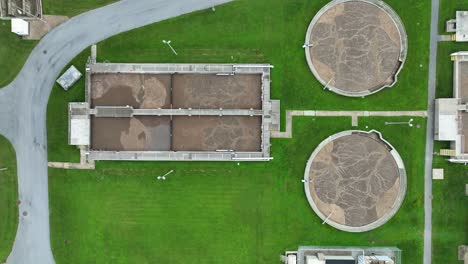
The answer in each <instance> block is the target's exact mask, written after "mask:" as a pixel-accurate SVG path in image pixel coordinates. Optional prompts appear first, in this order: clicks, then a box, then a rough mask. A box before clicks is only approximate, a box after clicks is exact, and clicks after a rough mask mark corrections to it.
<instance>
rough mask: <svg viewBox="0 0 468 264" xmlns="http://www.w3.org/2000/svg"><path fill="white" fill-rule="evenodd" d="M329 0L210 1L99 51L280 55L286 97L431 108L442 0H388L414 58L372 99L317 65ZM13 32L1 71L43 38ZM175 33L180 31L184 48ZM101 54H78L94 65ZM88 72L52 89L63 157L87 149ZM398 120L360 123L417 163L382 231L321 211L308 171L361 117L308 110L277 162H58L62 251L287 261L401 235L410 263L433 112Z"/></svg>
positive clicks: (127, 57)
mask: <svg viewBox="0 0 468 264" xmlns="http://www.w3.org/2000/svg"><path fill="white" fill-rule="evenodd" d="M109 2H112V1H107V0H101V1H69V0H66V1H58V0H47V1H44V13H47V14H62V15H69V16H72V15H75V14H78V13H80V12H83V11H85V10H88V9H91V8H95V7H96V6H101V5H103V4H106V3H109ZM327 2H328V1H325V0H320V1H304V0H288V1H284V0H270V1H267V0H256V1H252V0H238V1H235V2H234V3H231V4H228V5H226V6H223V7H218V8H217V9H216V12H214V13H213V12H212V11H210V10H208V11H201V12H197V13H195V14H191V15H187V16H184V17H180V18H175V19H172V20H169V21H165V22H162V23H158V24H155V25H150V26H147V27H144V28H141V29H138V30H134V31H131V32H128V33H124V34H121V35H119V36H116V37H113V38H111V39H109V40H106V41H104V42H103V43H100V44H99V53H98V60H100V61H104V60H108V61H111V62H218V63H230V62H256V63H271V64H273V65H275V69H274V70H273V76H272V78H273V83H272V97H273V98H278V99H281V101H282V109H283V110H285V109H326V110H355V109H359V110H423V109H425V108H426V98H427V91H426V90H427V89H426V88H427V64H428V52H429V51H428V50H429V49H428V47H429V42H428V41H429V25H430V23H429V19H430V2H427V1H416V0H411V1H399V0H389V1H386V2H387V3H388V4H390V5H391V6H392V7H393V8H394V9H395V10H396V11H397V13H398V14H399V15H400V16H401V18H402V20H403V22H404V24H405V26H406V30H407V33H408V36H409V51H408V58H407V61H406V64H405V66H404V69H403V71H402V72H401V74H400V75H399V82H398V83H397V85H396V86H395V87H394V88H392V89H386V90H384V91H382V92H379V93H378V94H376V95H372V96H370V97H368V98H366V99H350V98H345V97H341V96H338V95H335V94H332V93H330V92H325V91H323V89H322V88H323V87H321V85H320V84H319V83H318V82H317V81H316V80H315V79H314V77H313V76H312V74H311V73H310V71H309V69H308V67H307V64H306V61H305V56H304V51H303V49H301V46H302V44H303V43H304V38H305V32H306V29H307V27H308V24H309V22H310V20H311V19H312V17H313V16H314V14H315V13H316V12H317V11H318V10H319V9H320V8H321V7H322V6H323V5H324V4H325V3H327ZM409 6H411V8H408V7H409ZM415 13H416V14H418V15H417V16H415V15H414V14H415ZM2 23H4V24H2ZM0 36H1V37H0V44H2V45H1V46H2V47H0V67H1V66H3V65H5V66H8V67H7V68H5V67H1V68H2V69H6V70H2V71H0V84H2V83H4V84H7V83H8V82H9V81H11V80H12V79H13V78H14V76H15V74H16V73H17V72H18V71H19V69H20V68H21V65H22V64H23V63H24V61H25V59H26V58H27V55H28V54H29V52H30V51H31V49H32V48H33V47H34V45H35V43H34V42H23V41H21V40H19V39H18V38H17V37H16V36H14V35H12V34H11V33H9V24H8V22H0ZM4 36H5V37H4ZM163 39H171V40H172V41H173V43H174V47H175V48H176V49H177V51H178V52H179V56H177V57H175V56H174V55H172V53H171V52H170V50H168V48H167V47H166V46H164V45H163V44H162V42H161V41H162V40H163ZM11 51H14V52H11ZM88 54H89V52H88V51H85V52H83V53H82V54H81V55H80V56H78V57H77V58H76V59H75V60H74V61H73V62H72V63H73V64H74V65H75V66H77V67H78V68H79V69H81V70H82V71H83V72H84V63H85V61H86V57H87V56H88ZM83 84H84V82H83V80H81V81H80V83H79V84H77V85H76V86H75V87H74V88H72V90H70V91H69V92H67V93H66V92H63V91H62V90H61V89H59V88H58V87H55V88H54V90H53V92H52V95H51V99H50V103H49V108H48V120H47V122H48V124H47V126H48V137H49V146H48V147H49V159H50V160H53V161H77V160H78V152H77V151H76V150H75V149H74V148H73V147H70V146H67V118H68V117H67V104H68V102H69V101H82V100H83V99H84V93H83V89H84V86H83ZM0 86H2V85H0ZM390 120H397V121H402V119H401V118H398V119H379V118H365V119H362V120H361V124H360V127H359V128H361V129H365V126H369V129H370V128H377V129H379V130H380V131H382V132H383V134H384V137H385V138H386V139H387V140H389V141H390V142H391V143H392V144H393V145H394V146H395V147H396V148H397V149H398V151H399V152H400V154H401V156H402V157H403V159H404V160H405V165H406V167H407V173H408V194H407V197H406V199H405V202H404V204H403V207H402V208H401V209H400V211H399V213H398V214H397V215H396V216H395V217H394V218H393V219H392V220H391V221H390V222H389V223H387V224H386V225H385V226H383V227H381V228H379V229H377V230H375V231H371V232H368V233H364V234H349V233H344V232H341V231H337V230H335V229H333V228H331V227H328V226H324V225H321V221H320V219H319V218H318V217H317V216H316V215H315V214H314V213H313V211H312V210H311V208H310V207H309V205H308V204H307V201H306V199H305V195H304V191H303V186H302V184H301V183H300V179H301V178H302V176H303V170H304V166H305V162H306V160H307V158H308V156H309V155H310V153H311V152H312V151H313V149H314V148H315V147H316V146H317V145H318V144H319V143H320V141H321V140H323V139H324V138H326V137H328V136H329V135H331V134H333V133H336V132H339V131H342V130H345V129H351V122H350V120H349V119H343V118H328V119H313V118H296V119H295V123H294V129H295V133H294V138H293V139H290V140H273V141H272V144H273V146H272V154H273V156H275V160H274V161H272V162H270V163H241V164H240V165H239V166H238V165H237V164H236V163H168V162H151V163H127V162H121V163H118V162H100V163H98V167H97V170H95V171H65V170H55V169H51V170H50V179H49V181H50V198H51V200H50V203H51V204H50V207H51V228H52V242H53V250H54V255H55V257H56V260H57V263H162V262H164V261H167V262H171V263H185V262H187V259H189V260H196V262H197V263H220V261H222V262H223V263H239V264H240V263H249V264H250V263H277V262H278V257H279V254H281V253H282V252H283V251H284V250H288V249H295V248H297V247H298V246H299V245H313V244H315V245H360V246H363V245H364V246H378V245H382V246H388V245H390V246H398V247H400V248H401V249H403V250H404V252H403V258H404V261H405V263H422V246H423V245H422V236H423V196H422V195H423V186H424V184H423V162H424V159H423V157H424V137H425V130H424V126H425V124H424V122H425V121H424V120H421V119H417V122H418V123H420V124H421V125H422V128H420V129H416V128H412V129H410V128H409V127H398V126H395V127H390V126H384V121H390ZM404 121H406V120H404ZM170 169H175V170H176V173H175V174H173V175H172V177H171V178H170V179H169V180H168V181H167V182H164V183H161V182H156V181H155V180H154V176H156V175H158V174H160V173H164V172H166V171H168V170H170ZM0 195H1V194H0ZM13 232H14V231H13Z"/></svg>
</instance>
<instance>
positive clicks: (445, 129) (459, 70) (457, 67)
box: [435, 51, 468, 163]
mask: <svg viewBox="0 0 468 264" xmlns="http://www.w3.org/2000/svg"><path fill="white" fill-rule="evenodd" d="M451 59H452V61H453V65H454V67H453V98H441V99H437V100H436V104H435V105H436V108H435V110H436V113H435V115H436V122H435V140H439V141H449V142H451V149H450V151H449V152H448V153H450V154H447V155H450V156H451V158H450V161H452V162H459V163H466V162H468V140H466V138H467V137H468V52H466V51H461V52H457V53H453V54H451Z"/></svg>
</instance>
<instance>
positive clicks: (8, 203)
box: [0, 136, 18, 263]
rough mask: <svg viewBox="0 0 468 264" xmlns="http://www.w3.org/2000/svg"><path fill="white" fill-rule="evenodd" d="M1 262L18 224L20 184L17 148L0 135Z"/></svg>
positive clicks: (8, 250)
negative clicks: (17, 167) (17, 202)
mask: <svg viewBox="0 0 468 264" xmlns="http://www.w3.org/2000/svg"><path fill="white" fill-rule="evenodd" d="M2 168H6V169H7V170H2V171H0V219H1V220H0V238H1V239H0V262H1V263H3V262H6V259H7V257H8V254H10V251H11V248H12V246H13V241H14V239H15V235H16V228H17V226H18V206H17V205H16V201H17V200H18V184H17V178H16V156H15V150H14V149H13V146H12V145H11V144H10V142H9V141H8V140H7V139H5V138H4V137H2V136H0V169H2Z"/></svg>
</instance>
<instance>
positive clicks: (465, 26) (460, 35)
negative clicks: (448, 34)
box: [456, 11, 468, 42]
mask: <svg viewBox="0 0 468 264" xmlns="http://www.w3.org/2000/svg"><path fill="white" fill-rule="evenodd" d="M456 40H457V41H463V42H465V41H468V11H457V13H456Z"/></svg>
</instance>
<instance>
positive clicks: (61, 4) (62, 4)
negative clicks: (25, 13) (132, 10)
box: [42, 0, 117, 17]
mask: <svg viewBox="0 0 468 264" xmlns="http://www.w3.org/2000/svg"><path fill="white" fill-rule="evenodd" d="M116 1H117V0H80V1H75V0H44V1H42V8H43V13H44V14H46V15H61V16H69V17H72V16H76V15H79V14H81V13H84V12H86V11H89V10H92V9H95V8H98V7H101V6H104V5H107V4H111V3H113V2H116Z"/></svg>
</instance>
